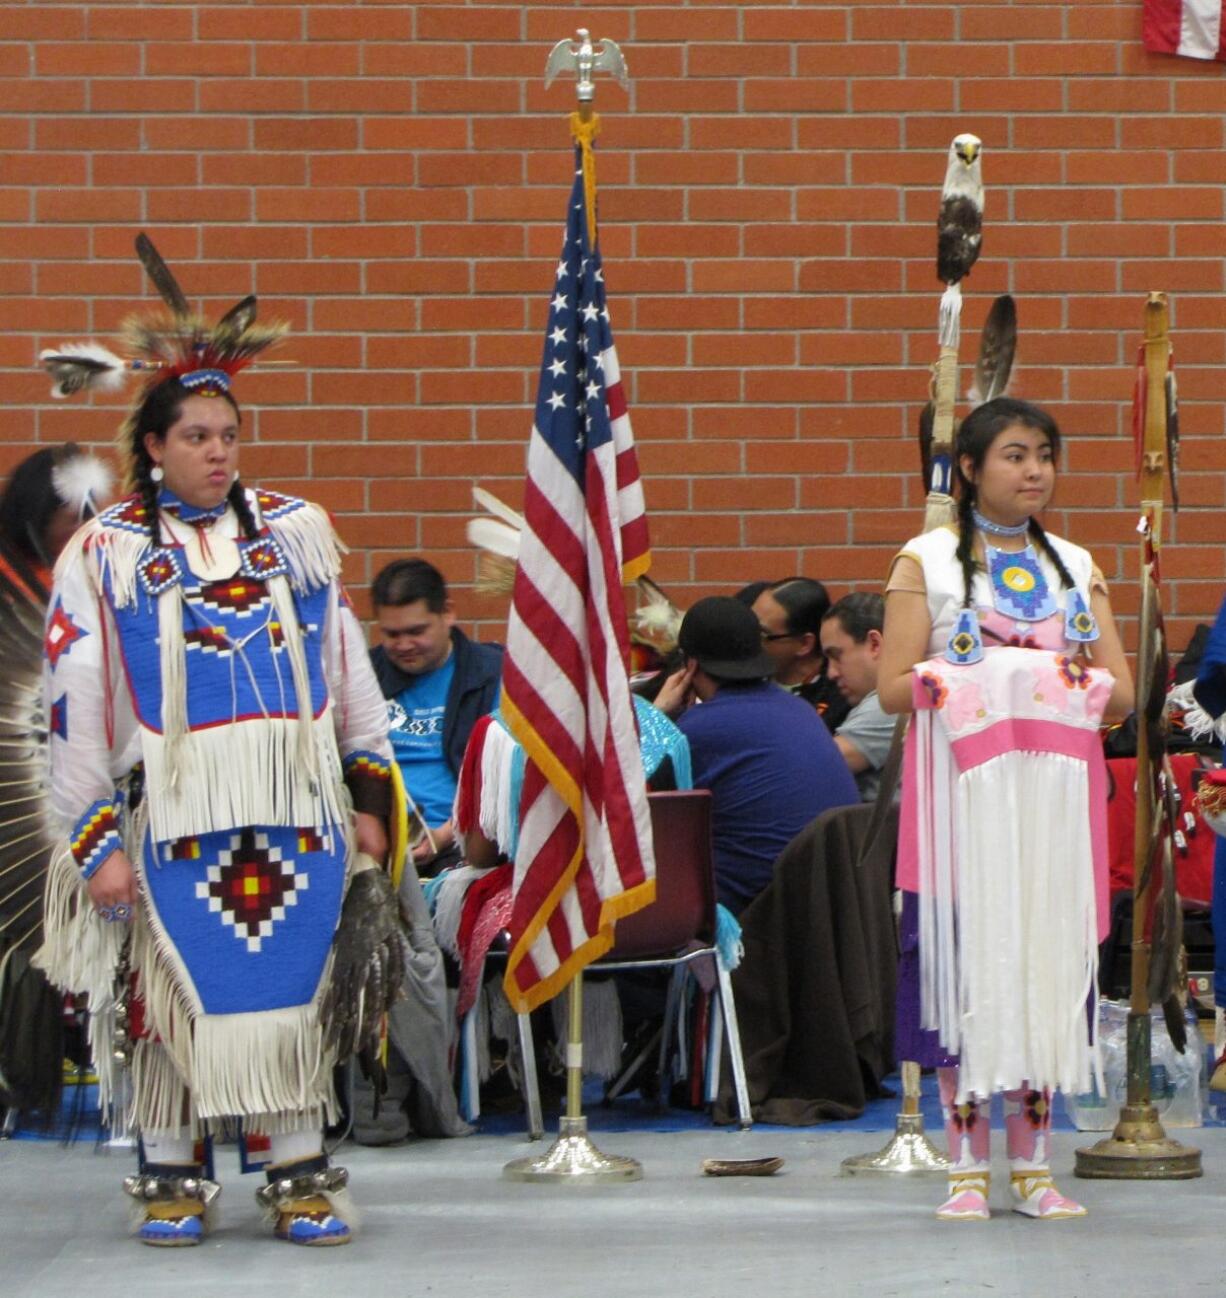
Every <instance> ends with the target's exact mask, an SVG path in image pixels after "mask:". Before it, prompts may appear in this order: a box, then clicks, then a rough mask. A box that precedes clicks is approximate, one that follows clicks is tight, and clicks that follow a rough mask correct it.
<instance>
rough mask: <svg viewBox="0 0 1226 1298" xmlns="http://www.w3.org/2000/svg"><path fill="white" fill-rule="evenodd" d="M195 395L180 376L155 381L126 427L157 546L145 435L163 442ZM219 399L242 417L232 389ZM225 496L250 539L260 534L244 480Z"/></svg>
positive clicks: (153, 489) (150, 464)
mask: <svg viewBox="0 0 1226 1298" xmlns="http://www.w3.org/2000/svg"><path fill="white" fill-rule="evenodd" d="M192 395H193V394H192V393H191V392H190V391H188V389H187V388H185V387H184V386H183V384H182V383H180V382H179V380H178V379H175V378H171V379H163V380H162V381H161V382H160V383H154V384H153V385H152V386H151V387H150V388H149V389H147V391H146V392H145V395H144V397H143V399H142V400H141V403H140V405H139V406H137V408H136V410H135V411H134V412H133V414H132V416H131V417H130V418H129V419H128V421H127V424H125V426H124V432H125V433H126V434H127V438H126V440H127V441H128V445H127V446H126V447H125V449H126V450H127V451H128V452H129V453H130V455H131V457H132V470H131V477H132V485H133V486H134V487H135V489H136V491H137V493H138V494H139V495H140V498H141V503H142V504H143V505H144V507H145V515H146V517H147V518H148V520H149V535H150V536H151V537H152V538H153V543H154V545H158V544H160V542H161V525H160V523H159V522H158V486H157V483H156V482H154V480H153V477H152V470H153V458H152V456H151V455H150V454H149V450H148V448H147V447H146V446H145V435H146V434H147V433H152V434H153V435H154V436H155V437H156V438H157V439H158V441H160V442H164V441H165V440H166V434H167V433H168V432H169V431H170V429H171V427H172V426H173V425H174V424H175V422H176V421H177V420H178V418H179V415H180V412H181V411H182V409H183V403H184V402H185V401H186V400H187V398H188V397H190V396H192ZM217 396H218V398H219V399H220V400H224V401H228V402H229V403H230V406H231V407H232V408H233V410H234V413H235V415H236V416H237V417H238V418H239V419H240V420H241V419H242V411H241V410H240V409H239V407H238V402H237V401H235V399H234V398H233V397H232V396H231V395H230V393H229V392H220V393H218V394H217ZM226 499H227V501H228V502H229V503H230V505H231V507H232V508H233V510H234V512H235V514H237V515H238V522H239V526H240V527H241V528H242V530H243V535H244V536H245V537H246V538H247V539H248V540H253V539H254V538H255V537H256V536H258V535H259V531H260V529H259V526H258V524H257V523H256V521H255V516H254V514H252V512H251V506H250V505H249V504H248V503H247V493H246V491H245V490H244V489H243V484H242V482H241V481H240V480H239V479H238V478H235V479H234V481H233V482H232V483H231V484H230V490H229V492H228V493H227V494H226Z"/></svg>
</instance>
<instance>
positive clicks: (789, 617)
mask: <svg viewBox="0 0 1226 1298" xmlns="http://www.w3.org/2000/svg"><path fill="white" fill-rule="evenodd" d="M753 611H754V613H755V614H756V615H757V619H758V625H759V626H760V627H761V628H762V647H763V648H764V649H765V650H766V652H767V653H768V654H770V656H771V658H772V660H773V662H774V672H773V675H774V677H775V680H776V681H777V682H778V683H779V684H780V685H782V686H783V688H784V689H786V690H789V691H790V692H791V693H793V694H795V695H796V696H797V697H798V698H802V699H804V701H805V702H806V703H808V704H809V705H810V706H811V707H813V708H815V709H816V710H817V714H818V716H820V717H821V719H822V720H823V721H824V722H825V723H826V725H827V727H828V728H829V730H830V732H831V733H832V734H833V733H834V731H835V730H837V729H838V727H839V725H840V724H841V723H842V721H843V718H844V717H846V715H847V712H848V708H849V704H848V702H847V700H846V699H845V698H843V696H842V695H841V694H840V693H839V690H838V687H837V686H836V685H835V683H834V682H833V681H832V680H830V679H829V678H828V677H827V674H826V655H825V654H824V653H823V652H822V619H823V618H824V617H825V616H826V614H827V613H828V612H829V611H830V596H829V595H828V594H827V593H826V588H825V586H823V585H822V583H821V582H820V581H815V580H814V579H813V578H812V577H785V578H784V579H783V580H782V581H774V582H771V583H770V585H768V586H767V587H766V588H765V589H764V590H762V591H759V593H758V594H757V595H756V596H755V597H754V599H753Z"/></svg>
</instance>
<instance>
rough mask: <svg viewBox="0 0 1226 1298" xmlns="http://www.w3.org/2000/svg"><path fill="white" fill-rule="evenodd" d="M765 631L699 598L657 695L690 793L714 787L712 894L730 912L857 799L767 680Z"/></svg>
mask: <svg viewBox="0 0 1226 1298" xmlns="http://www.w3.org/2000/svg"><path fill="white" fill-rule="evenodd" d="M768 634H769V633H768V632H766V631H764V629H763V628H762V627H761V626H760V625H759V623H758V619H757V617H756V616H755V615H754V613H753V612H752V611H751V610H750V609H748V608H746V607H745V605H744V604H742V603H740V602H739V601H738V600H736V599H734V598H731V597H726V596H720V595H716V596H711V597H709V598H707V599H700V600H699V601H698V603H696V604H695V605H694V606H693V607H692V608H691V609H690V610H689V612H688V613H686V615H685V617H684V618H683V619H682V622H681V630H680V634H679V637H678V646H679V648H680V649H681V652H682V653H683V654H684V655H685V666H684V668H682V670H681V671H679V672H676V673H675V674H674V675H672V676H670V677H669V678H668V680H667V681H666V682H665V684H664V686H663V688H662V689H661V690H660V693H659V694H658V695H657V696H656V707H658V708H659V709H660V710H661V711H662V712H664V713H665V714H666V715H668V716H672V717H675V718H676V721H677V726H678V728H679V729H680V730H681V732H682V733H683V734H684V735H685V737H686V738H687V739H688V740H689V743H690V759H691V762H692V765H693V772H694V787H695V788H696V789H710V790H711V794H712V799H711V828H712V840H713V842H712V856H713V857H714V863H715V889H716V896H717V899H718V900H719V901H720V902H722V903H723V905H725V906H727V908H728V909H729V910H730V911H732V913H733V914H734V915H739V914H740V913H741V911H742V910H744V908H745V907H746V906H747V905H748V904H749V903H750V902H751V901H753V899H754V898H755V897H756V896H757V895H758V894H759V893H760V892H761V891H762V889H763V888H765V887H766V885H767V884H768V883H770V881H771V878H772V876H773V873H774V867H775V859H776V858H777V857H778V856H779V854H780V852H782V851H783V849H784V848H785V847H786V846H787V845H788V844H789V843H790V842H791V841H792V839H793V838H795V837H796V835H797V834H799V833H800V831H801V830H802V829H804V828H805V826H806V825H808V824H809V822H810V821H811V820H814V819H815V818H816V817H817V816H820V815H821V813H822V812H823V811H825V810H826V809H827V808H829V807H846V806H854V805H855V803H857V802H858V801H859V800H860V795H859V793H858V792H857V790H856V784H855V781H854V780H853V779H852V775H851V771H850V770H849V769H848V766H847V763H846V762H845V761H844V760H843V756H842V754H841V753H840V752H839V750H838V748H836V747H835V743H834V740H833V739H832V738H831V737H830V731H829V730H828V729H827V728H826V726H825V725H824V723H823V722H822V720H821V718H820V717H819V716H818V715H817V713H816V712H815V711H814V710H813V708H812V707H811V706H810V705H809V704H808V703H806V702H804V701H803V700H802V699H799V698H797V697H796V696H795V695H794V694H791V693H789V692H788V691H787V690H786V689H783V688H782V687H781V686H779V685H778V684H776V683H775V682H774V681H773V680H770V679H769V678H770V677H771V676H773V675H774V672H775V659H774V658H773V656H772V655H771V654H770V652H769V651H768V650H767V648H766V636H767V635H768Z"/></svg>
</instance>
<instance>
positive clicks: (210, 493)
mask: <svg viewBox="0 0 1226 1298" xmlns="http://www.w3.org/2000/svg"><path fill="white" fill-rule="evenodd" d="M145 448H146V450H148V452H149V454H150V456H151V457H152V458H153V461H154V463H155V464H160V465H161V466H162V472H163V473H164V474H165V477H164V478H163V482H164V484H165V486H166V487H168V488H169V489H170V490H171V491H173V492H174V494H175V495H176V496H178V497H179V499H180V500H182V501H185V502H186V503H187V504H189V505H193V506H195V507H196V508H197V509H212V508H213V507H214V506H216V505H220V504H221V502H222V501H223V500H225V498H226V495H227V493H228V492H229V490H230V485H231V483H233V481H234V475H235V474H236V473H237V472H238V414H237V412H236V411H235V409H234V407H233V406H232V405H231V404H230V403H229V402H228V401H227V400H226V399H225V398H224V397H204V396H191V397H187V398H186V399H185V400H184V402H183V404H182V406H180V407H179V417H178V419H176V420H175V421H174V423H173V424H171V426H170V427H169V428H168V429H167V430H166V436H165V437H164V438H159V437H158V436H157V435H156V434H155V433H146V435H145Z"/></svg>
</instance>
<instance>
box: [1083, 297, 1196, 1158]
mask: <svg viewBox="0 0 1226 1298" xmlns="http://www.w3.org/2000/svg"><path fill="white" fill-rule="evenodd" d="M1143 356H1144V384H1145V386H1144V391H1143V395H1144V407H1143V409H1142V410H1141V411H1139V412H1137V413H1138V414H1139V416H1140V417H1141V419H1142V420H1143V423H1142V430H1143V431H1142V437H1141V443H1140V446H1139V447H1138V450H1139V452H1140V463H1139V465H1138V466H1137V467H1138V470H1139V476H1140V480H1141V522H1140V525H1139V527H1138V531H1139V532H1140V534H1141V542H1140V544H1141V565H1140V573H1141V613H1140V618H1139V622H1140V634H1139V640H1138V644H1137V702H1136V715H1137V720H1138V725H1137V810H1136V825H1135V834H1134V839H1133V844H1134V851H1133V863H1134V874H1133V900H1132V998H1131V1002H1130V1004H1129V1007H1128V1033H1127V1071H1128V1094H1127V1097H1126V1102H1125V1104H1124V1105H1123V1106H1122V1107H1121V1109H1120V1118H1119V1122H1118V1123H1117V1124H1116V1127H1115V1130H1114V1131H1113V1132H1112V1133H1111V1135H1110V1136H1108V1137H1107V1138H1106V1139H1104V1140H1100V1141H1099V1142H1098V1143H1097V1144H1095V1145H1092V1146H1090V1147H1089V1148H1087V1149H1079V1150H1078V1151H1077V1164H1076V1174H1077V1175H1078V1176H1081V1177H1087V1178H1089V1179H1091V1180H1094V1179H1098V1180H1146V1181H1183V1180H1190V1179H1192V1178H1193V1177H1197V1176H1200V1175H1202V1168H1201V1161H1200V1150H1199V1149H1194V1148H1193V1147H1191V1146H1189V1145H1183V1144H1180V1142H1179V1141H1177V1140H1171V1139H1170V1138H1169V1137H1168V1136H1167V1134H1166V1132H1165V1131H1164V1130H1163V1127H1162V1122H1161V1119H1160V1118H1159V1117H1158V1110H1157V1109H1156V1108H1155V1107H1154V1104H1153V1100H1152V1097H1151V1095H1150V1062H1151V1051H1150V1046H1151V1042H1150V995H1149V968H1150V942H1149V939H1148V937H1147V936H1146V929H1147V926H1148V924H1149V917H1150V912H1151V909H1152V903H1153V885H1154V870H1153V866H1154V861H1155V859H1156V857H1157V855H1158V853H1159V852H1161V851H1162V850H1163V846H1164V843H1165V842H1166V840H1167V839H1168V838H1169V835H1170V833H1171V830H1172V826H1171V825H1170V824H1169V823H1165V824H1164V823H1162V809H1161V808H1160V807H1159V805H1158V799H1157V796H1156V795H1157V790H1156V779H1155V766H1156V765H1158V766H1160V764H1161V762H1162V759H1163V753H1162V752H1161V751H1151V750H1152V749H1153V748H1154V747H1155V745H1154V744H1153V743H1152V741H1151V735H1150V724H1149V720H1150V716H1151V713H1152V712H1153V711H1154V710H1155V709H1160V708H1161V707H1162V705H1163V702H1164V701H1165V690H1166V681H1165V679H1164V680H1161V681H1158V680H1155V679H1154V674H1155V673H1154V667H1155V663H1156V662H1157V661H1158V660H1159V659H1160V658H1161V659H1165V656H1166V654H1165V634H1164V632H1163V628H1162V595H1161V591H1160V589H1159V555H1160V553H1161V550H1162V511H1163V504H1164V501H1163V480H1164V479H1165V477H1166V476H1167V472H1168V470H1169V472H1170V474H1171V482H1172V496H1173V497H1174V503H1175V504H1176V505H1178V497H1177V496H1174V473H1175V467H1176V466H1175V465H1174V464H1173V463H1171V462H1170V461H1169V458H1168V456H1169V451H1168V440H1167V416H1168V400H1169V399H1168V395H1167V387H1168V378H1167V376H1168V372H1169V370H1170V362H1171V339H1170V333H1169V329H1168V317H1167V300H1166V294H1165V293H1151V294H1150V295H1149V298H1148V300H1147V301H1146V303H1145V342H1144V344H1143ZM1158 739H1159V743H1160V742H1161V735H1159V736H1158ZM1163 868H1164V869H1168V870H1169V869H1173V868H1174V866H1173V864H1172V857H1171V855H1170V853H1169V852H1168V853H1166V859H1165V862H1164V866H1163ZM1168 940H1169V935H1168ZM1199 1046H1200V1036H1199V1033H1197V1034H1196V1035H1195V1037H1194V1039H1193V1040H1192V1041H1190V1042H1189V1043H1188V1046H1187V1048H1188V1049H1189V1050H1194V1049H1198V1048H1199Z"/></svg>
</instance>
